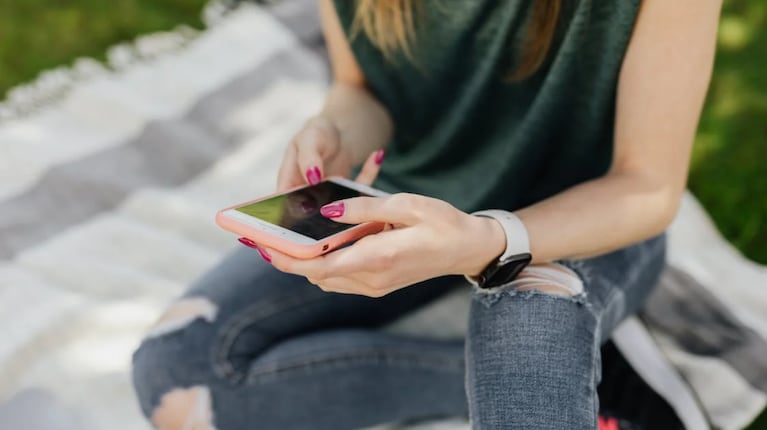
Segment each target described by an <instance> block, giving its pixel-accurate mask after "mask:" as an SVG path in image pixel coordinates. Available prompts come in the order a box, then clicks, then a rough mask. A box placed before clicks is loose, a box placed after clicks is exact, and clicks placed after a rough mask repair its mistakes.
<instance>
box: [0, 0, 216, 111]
mask: <svg viewBox="0 0 767 430" xmlns="http://www.w3.org/2000/svg"><path fill="white" fill-rule="evenodd" d="M205 3H206V0H0V95H2V94H5V93H6V91H7V90H8V89H9V88H10V87H12V86H14V85H17V84H19V83H21V82H24V81H27V80H29V79H32V78H34V77H35V76H36V75H37V73H38V72H40V71H41V70H45V69H49V68H51V67H55V66H59V65H62V64H69V63H70V62H71V61H72V60H74V59H75V58H76V57H79V56H89V57H96V58H103V55H104V53H105V51H106V49H107V48H108V47H109V46H111V45H114V44H116V43H119V42H124V41H127V40H132V39H133V38H135V37H136V36H137V35H139V34H143V33H148V32H154V31H158V30H169V29H172V28H174V27H175V26H177V25H178V24H181V23H184V24H188V25H191V26H193V27H197V28H199V27H201V22H200V18H199V16H200V10H201V9H202V6H203V5H204V4H205ZM2 98H4V97H0V99H2Z"/></svg>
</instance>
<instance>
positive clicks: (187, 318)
mask: <svg viewBox="0 0 767 430" xmlns="http://www.w3.org/2000/svg"><path fill="white" fill-rule="evenodd" d="M455 285H456V280H455V279H453V278H437V279H433V280H429V281H426V282H423V283H420V284H416V285H413V286H410V287H408V288H405V289H402V290H399V291H396V292H394V293H392V294H389V295H387V296H385V297H382V298H377V299H374V298H369V297H364V296H355V295H348V294H339V293H327V292H324V291H322V290H320V289H319V288H318V287H316V286H315V285H312V284H311V283H309V282H308V281H307V280H306V279H305V278H303V277H301V276H296V275H291V274H286V273H283V272H280V271H278V270H276V269H275V268H274V267H273V266H272V265H270V264H268V263H266V262H264V261H263V260H262V259H261V258H260V257H259V255H258V253H257V252H255V251H253V250H251V249H248V248H243V249H238V250H236V251H234V252H233V253H231V254H230V255H228V256H227V257H226V258H225V259H224V260H223V261H222V262H221V263H220V264H219V265H218V266H217V267H215V268H214V269H213V270H211V271H210V272H208V273H207V274H206V275H204V276H203V277H202V278H200V279H199V280H198V281H197V282H196V283H195V284H194V285H193V286H192V287H191V288H190V289H189V290H188V291H187V292H186V293H185V294H184V296H183V297H181V298H180V299H179V300H178V301H177V302H176V303H174V304H171V306H170V307H169V310H168V312H167V313H166V315H165V316H164V317H163V318H161V319H160V323H159V324H158V325H157V326H156V327H155V329H154V330H153V331H152V332H151V333H150V337H158V336H164V335H167V334H170V333H172V332H174V331H180V330H181V329H185V330H184V331H186V332H187V333H186V334H185V335H181V336H182V337H186V338H187V340H186V341H184V342H185V343H192V344H194V345H197V346H198V347H201V348H202V349H205V350H209V351H210V353H208V354H206V355H208V356H210V357H212V358H213V368H214V370H215V372H216V373H217V376H219V377H224V378H226V379H228V380H230V381H231V382H238V381H240V380H241V379H242V378H243V377H244V376H245V374H246V373H247V369H248V367H249V365H250V363H251V362H252V361H253V360H254V359H255V358H256V357H257V356H259V355H260V354H262V353H263V352H264V351H265V350H266V349H268V348H269V347H271V346H273V345H274V344H276V343H279V342H281V341H283V340H285V339H288V338H290V337H294V336H298V335H303V334H307V333H312V332H316V331H320V330H325V329H330V328H341V327H356V328H369V327H377V326H380V325H383V324H386V323H388V322H390V321H392V320H394V319H396V318H398V317H399V316H401V315H403V314H405V313H407V312H408V311H410V310H413V309H415V308H417V307H419V306H421V305H423V304H425V303H427V302H429V301H431V300H432V299H434V298H436V297H439V296H440V295H442V294H443V293H445V292H446V291H448V290H449V289H451V288H452V287H454V286H455ZM179 315H181V316H182V317H181V318H179Z"/></svg>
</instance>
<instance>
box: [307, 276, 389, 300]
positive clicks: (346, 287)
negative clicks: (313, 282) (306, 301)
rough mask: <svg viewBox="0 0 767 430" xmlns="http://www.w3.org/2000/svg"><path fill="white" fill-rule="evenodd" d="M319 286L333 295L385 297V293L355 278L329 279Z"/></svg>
mask: <svg viewBox="0 0 767 430" xmlns="http://www.w3.org/2000/svg"><path fill="white" fill-rule="evenodd" d="M317 286H318V287H319V288H321V289H322V290H323V291H327V292H333V293H341V294H356V295H361V296H368V297H381V296H383V295H384V291H379V290H377V289H375V288H372V287H371V286H369V285H367V284H366V283H365V282H362V281H360V280H357V279H353V278H345V277H339V278H329V279H325V280H322V281H320V282H319V283H318V284H317Z"/></svg>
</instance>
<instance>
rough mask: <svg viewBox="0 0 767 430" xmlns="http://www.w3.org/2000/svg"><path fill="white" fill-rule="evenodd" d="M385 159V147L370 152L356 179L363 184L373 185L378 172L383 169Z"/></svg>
mask: <svg viewBox="0 0 767 430" xmlns="http://www.w3.org/2000/svg"><path fill="white" fill-rule="evenodd" d="M383 159H384V150H383V149H379V150H378V151H375V152H373V153H372V154H370V155H369V156H368V159H367V160H365V164H363V165H362V169H360V172H359V174H357V178H356V179H355V181H357V182H359V183H361V184H365V185H371V184H372V183H373V181H375V179H376V177H377V176H378V172H380V171H381V163H383Z"/></svg>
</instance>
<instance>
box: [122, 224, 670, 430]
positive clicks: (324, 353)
mask: <svg viewBox="0 0 767 430" xmlns="http://www.w3.org/2000/svg"><path fill="white" fill-rule="evenodd" d="M664 257H665V237H664V236H658V237H655V238H653V239H650V240H647V241H644V242H642V243H639V244H636V245H632V246H629V247H626V248H624V249H621V250H619V251H615V252H612V253H609V254H606V255H603V256H600V257H595V258H589V259H583V260H568V261H563V262H561V263H562V264H563V265H565V266H567V267H569V268H571V269H572V270H573V271H575V273H577V275H578V276H579V277H580V278H581V280H582V281H583V286H584V289H585V291H584V292H583V293H579V294H577V295H575V296H572V297H569V296H559V295H553V294H548V293H543V292H540V291H536V290H532V291H524V292H521V291H518V290H516V289H514V288H512V287H511V286H508V285H507V286H502V287H498V288H495V289H492V290H479V289H477V288H476V287H472V288H474V293H473V294H472V303H471V310H470V314H469V321H468V331H467V335H466V339H453V340H450V339H447V340H446V339H436V338H426V337H414V336H405V335H395V334H391V333H387V332H385V331H382V330H381V327H382V326H383V325H385V324H387V323H389V322H391V321H393V320H395V319H397V318H398V317H401V316H403V315H405V314H406V313H409V312H412V311H413V310H415V309H417V308H419V307H421V306H423V305H424V304H426V303H428V302H430V301H432V300H434V299H435V298H438V297H440V296H441V295H443V294H445V293H446V292H448V291H450V290H451V289H453V288H469V287H470V286H469V284H468V283H466V282H465V281H464V280H463V279H462V278H457V277H443V278H436V279H432V280H429V281H426V282H422V283H420V284H416V285H413V286H410V287H408V288H404V289H402V290H399V291H396V292H394V293H392V294H389V295H387V296H385V297H382V298H379V299H373V298H367V297H361V296H353V295H343V294H336V293H326V292H323V291H321V290H320V289H318V288H317V287H315V286H314V285H311V284H309V283H308V282H307V281H306V280H305V279H304V278H302V277H298V276H293V275H288V274H284V273H281V272H279V271H277V270H276V269H274V268H273V267H271V266H270V265H269V264H267V263H265V262H263V261H262V260H261V258H260V257H259V256H258V253H257V252H255V251H253V250H250V249H245V248H243V249H241V250H238V251H236V252H234V253H233V254H231V255H230V256H229V257H227V258H226V259H225V260H224V261H223V262H222V263H221V264H220V265H219V266H218V267H217V268H216V269H215V270H213V271H211V272H210V273H208V274H207V275H206V276H204V277H203V278H202V279H200V280H199V281H198V282H197V283H196V284H195V285H194V286H192V288H191V289H190V290H189V291H188V292H187V293H186V294H185V295H184V297H182V298H181V299H180V300H179V301H178V302H177V303H176V304H174V305H172V306H171V308H170V311H169V313H168V314H166V317H164V318H163V319H162V320H161V322H160V323H159V324H158V326H156V327H155V329H153V331H152V332H151V333H150V335H149V336H148V337H147V339H146V340H144V342H143V343H142V345H141V346H140V348H139V349H138V351H137V352H136V353H135V355H134V358H133V365H134V372H133V382H134V385H135V388H136V392H137V394H138V398H139V401H140V405H141V408H142V410H143V412H144V413H145V414H146V415H147V416H152V414H153V412H154V411H155V410H156V409H157V408H158V407H159V406H160V405H161V404H162V403H163V398H164V396H165V395H167V394H168V393H170V392H172V391H174V390H175V392H181V393H183V392H185V391H190V390H196V391H195V392H196V393H198V394H199V393H205V396H202V397H197V400H196V401H197V402H198V403H199V402H204V403H205V404H203V405H201V407H202V408H203V410H206V411H207V417H208V418H207V419H208V420H209V421H210V424H211V425H210V427H205V428H215V429H217V430H238V429H280V430H289V429H313V430H323V429H333V430H338V429H353V428H359V427H366V426H371V425H375V424H380V423H384V422H403V421H409V420H419V419H428V418H436V417H448V416H469V417H470V420H471V424H472V426H473V428H478V429H525V430H530V429H595V428H596V427H597V412H598V399H597V394H596V387H597V384H598V383H599V380H600V375H601V373H600V371H601V366H600V356H599V351H600V349H599V348H600V345H601V344H602V343H603V342H604V341H606V340H607V338H608V337H609V335H610V333H611V331H612V330H613V328H614V327H615V326H616V325H617V324H618V323H619V322H620V321H621V320H622V319H623V318H624V317H626V316H627V315H629V314H631V313H633V312H635V311H636V310H637V308H638V307H639V306H640V305H641V304H642V302H643V301H644V299H645V297H646V296H647V295H648V294H649V292H650V291H651V290H652V288H653V287H654V286H655V284H656V282H657V280H658V277H659V274H660V272H661V270H662V267H663V265H664ZM200 428H203V427H200Z"/></svg>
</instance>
